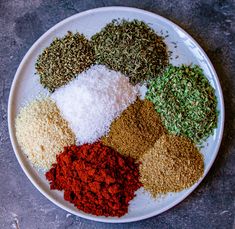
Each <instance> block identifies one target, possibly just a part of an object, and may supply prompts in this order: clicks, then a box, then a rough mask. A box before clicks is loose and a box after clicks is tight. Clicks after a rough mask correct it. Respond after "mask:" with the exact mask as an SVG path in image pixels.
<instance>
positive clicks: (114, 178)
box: [46, 142, 141, 217]
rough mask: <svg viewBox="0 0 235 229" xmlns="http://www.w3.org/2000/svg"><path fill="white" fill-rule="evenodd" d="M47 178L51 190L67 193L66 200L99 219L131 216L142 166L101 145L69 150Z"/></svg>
mask: <svg viewBox="0 0 235 229" xmlns="http://www.w3.org/2000/svg"><path fill="white" fill-rule="evenodd" d="M46 178H47V180H49V181H50V187H51V189H58V190H64V198H65V200H67V201H69V202H71V203H73V204H74V205H75V206H76V207H77V208H78V209H80V210H82V211H84V212H86V213H90V214H93V215H97V216H99V215H103V216H118V217H120V216H122V215H124V214H125V213H127V211H128V205H129V201H130V200H132V199H133V198H134V196H135V193H134V192H135V191H136V190H137V189H138V188H139V187H140V186H141V183H140V182H139V170H138V164H136V163H135V162H134V160H133V159H132V158H130V157H124V156H121V155H120V154H119V153H118V152H116V151H115V150H113V149H112V148H110V147H107V146H104V145H103V144H101V143H99V142H97V143H93V144H90V145H88V144H85V145H83V146H70V147H66V148H65V149H64V152H62V153H61V154H59V155H58V156H57V163H56V164H54V165H53V167H52V168H51V169H50V171H48V172H47V173H46Z"/></svg>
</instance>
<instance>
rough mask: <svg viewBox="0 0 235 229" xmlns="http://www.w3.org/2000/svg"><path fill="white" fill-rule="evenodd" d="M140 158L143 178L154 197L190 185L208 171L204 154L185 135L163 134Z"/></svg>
mask: <svg viewBox="0 0 235 229" xmlns="http://www.w3.org/2000/svg"><path fill="white" fill-rule="evenodd" d="M140 161H141V164H140V181H141V182H142V184H143V186H144V188H145V189H146V190H148V191H149V192H150V193H151V195H152V196H153V197H156V196H159V195H162V194H166V193H168V192H179V191H181V190H183V189H185V188H189V187H190V186H192V185H193V184H194V183H195V182H197V181H198V180H199V178H200V177H202V176H203V172H204V162H203V156H202V154H200V152H199V151H198V149H197V148H196V146H195V145H194V144H193V143H192V141H191V140H189V139H188V138H185V137H182V136H174V135H163V136H162V137H161V138H159V139H158V140H157V141H156V143H155V145H154V146H153V148H151V149H150V150H149V151H148V152H147V153H146V154H144V155H143V156H142V158H141V159H140Z"/></svg>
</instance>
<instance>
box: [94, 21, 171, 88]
mask: <svg viewBox="0 0 235 229" xmlns="http://www.w3.org/2000/svg"><path fill="white" fill-rule="evenodd" d="M91 39H92V41H93V44H94V49H95V55H96V62H97V63H98V64H105V65H107V66H108V67H109V68H111V69H113V70H116V71H120V72H122V73H123V74H125V75H127V76H129V78H130V82H131V83H132V84H137V83H141V82H143V81H144V80H146V79H150V78H151V77H154V76H155V75H156V74H157V73H159V71H160V70H161V69H162V68H163V67H164V66H166V65H168V53H167V47H166V44H165V43H164V41H163V39H164V38H163V37H161V36H159V35H157V34H156V33H155V32H154V30H153V29H151V28H150V27H149V26H148V25H146V24H145V23H144V22H143V21H138V20H133V21H127V20H113V21H112V22H111V23H109V24H107V25H106V26H105V27H104V28H103V29H102V30H101V31H100V32H98V33H97V34H95V35H94V36H92V38H91Z"/></svg>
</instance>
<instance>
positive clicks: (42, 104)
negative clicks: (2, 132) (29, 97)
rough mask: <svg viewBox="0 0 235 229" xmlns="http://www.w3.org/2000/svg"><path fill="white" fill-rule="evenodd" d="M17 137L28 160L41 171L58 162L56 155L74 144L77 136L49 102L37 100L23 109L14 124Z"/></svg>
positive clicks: (47, 100) (54, 105)
mask: <svg viewBox="0 0 235 229" xmlns="http://www.w3.org/2000/svg"><path fill="white" fill-rule="evenodd" d="M15 128H16V137H17V140H18V143H19V145H20V146H21V148H22V150H23V152H24V153H25V154H26V155H27V157H28V158H29V160H30V161H31V162H32V163H33V164H34V165H35V166H36V167H39V168H41V169H45V170H47V169H49V168H50V167H51V165H52V163H55V162H56V154H58V153H59V152H60V151H62V150H63V148H64V147H65V146H68V145H72V144H75V135H74V134H73V132H72V131H71V129H70V128H69V127H68V123H67V122H66V121H65V120H64V119H63V118H62V117H61V115H60V111H59V109H58V108H57V106H56V104H55V103H54V102H53V101H51V100H50V99H48V98H45V99H42V100H34V101H33V102H31V103H30V104H29V105H27V106H26V107H24V108H22V109H21V110H20V112H19V114H18V116H17V118H16V120H15Z"/></svg>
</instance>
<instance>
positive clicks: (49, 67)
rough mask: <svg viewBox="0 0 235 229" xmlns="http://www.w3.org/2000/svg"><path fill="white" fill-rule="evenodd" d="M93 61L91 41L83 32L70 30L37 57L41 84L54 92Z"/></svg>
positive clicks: (37, 68)
mask: <svg viewBox="0 0 235 229" xmlns="http://www.w3.org/2000/svg"><path fill="white" fill-rule="evenodd" d="M93 63H94V50H93V48H92V45H91V44H90V41H89V40H87V39H86V38H85V36H84V35H82V34H79V33H75V34H73V33H72V32H68V33H67V35H66V36H64V37H63V38H61V39H59V38H56V39H55V40H54V41H53V42H52V43H51V44H50V46H49V47H47V48H45V49H44V50H43V52H42V54H41V55H39V57H38V59H37V62H36V70H37V73H38V74H39V76H40V82H41V84H42V85H43V86H44V87H46V88H48V90H49V91H51V92H53V91H54V90H55V89H56V88H58V87H60V86H62V85H65V84H66V83H68V82H69V81H70V80H71V79H73V78H74V77H75V75H76V74H79V73H81V72H82V71H84V70H86V69H87V68H89V67H90V66H91V65H92V64H93Z"/></svg>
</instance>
